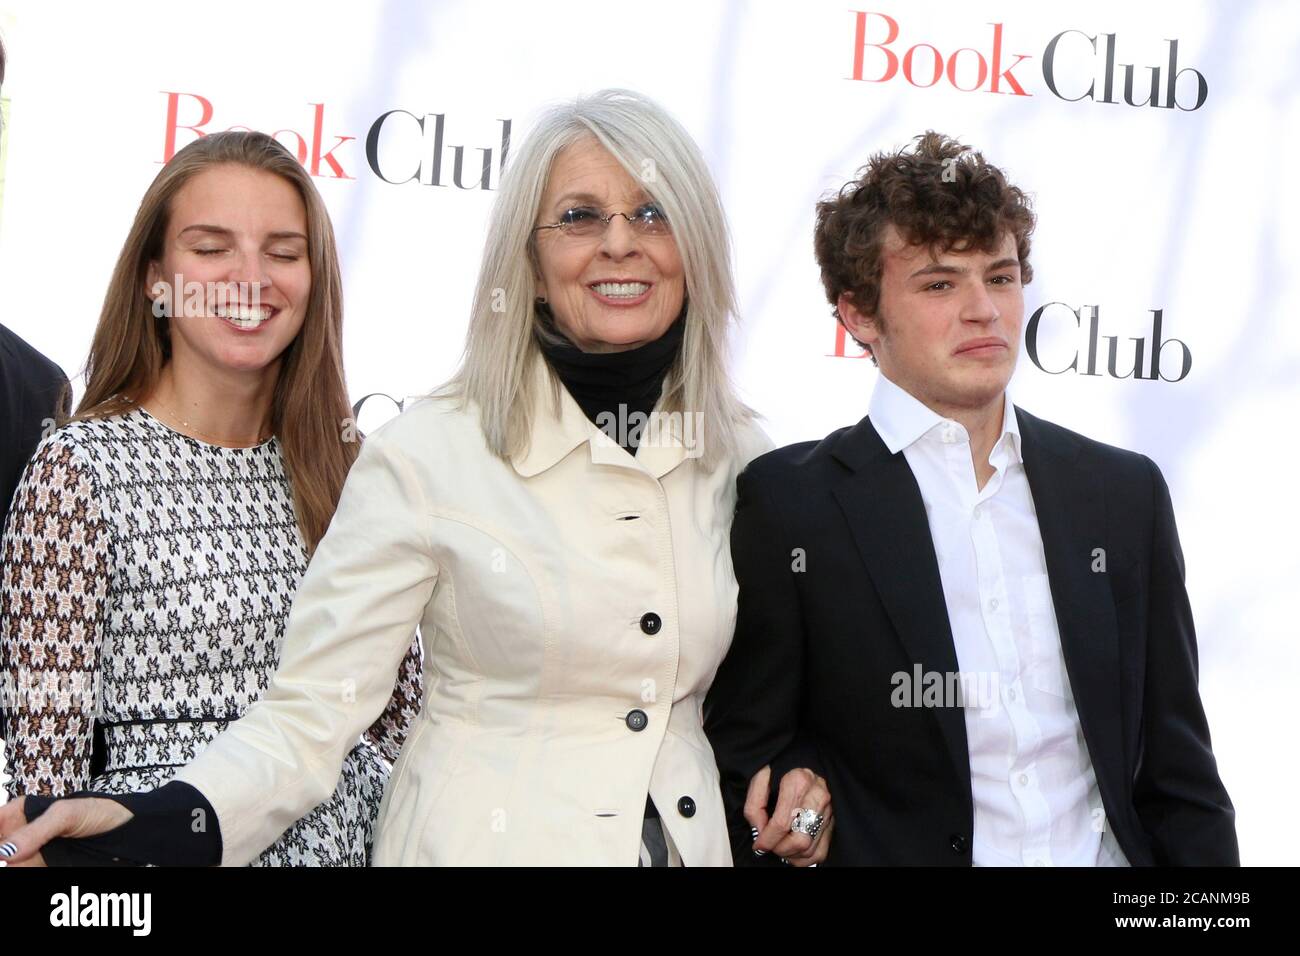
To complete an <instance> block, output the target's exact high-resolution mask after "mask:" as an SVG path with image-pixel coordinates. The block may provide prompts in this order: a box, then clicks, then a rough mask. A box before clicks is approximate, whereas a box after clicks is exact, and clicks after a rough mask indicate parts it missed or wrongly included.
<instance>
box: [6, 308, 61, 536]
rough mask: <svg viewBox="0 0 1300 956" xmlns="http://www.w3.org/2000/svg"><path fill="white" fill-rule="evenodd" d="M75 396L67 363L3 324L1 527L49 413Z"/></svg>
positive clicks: (51, 416) (49, 416) (57, 409)
mask: <svg viewBox="0 0 1300 956" xmlns="http://www.w3.org/2000/svg"><path fill="white" fill-rule="evenodd" d="M71 398H72V394H71V391H70V389H69V388H68V378H67V376H66V375H64V374H63V371H62V369H60V368H59V367H58V366H57V365H55V364H54V363H53V362H51V361H50V360H49V359H47V358H46V357H45V356H44V355H42V354H41V353H40V352H38V351H36V349H34V348H32V347H31V346H30V345H28V344H27V343H26V342H24V341H23V340H22V339H20V338H19V337H18V336H17V335H15V334H14V333H13V332H11V331H9V330H8V329H7V328H5V327H4V326H3V325H0V533H3V531H4V526H5V519H6V518H7V517H8V515H9V504H10V502H11V501H12V500H13V497H14V491H15V490H16V489H17V487H18V481H19V479H21V478H22V475H23V469H24V468H26V467H27V460H28V459H29V458H31V457H32V452H34V451H35V450H36V446H37V445H38V444H40V440H41V436H42V433H43V432H44V428H45V424H44V423H45V421H46V419H52V418H54V416H55V414H56V412H62V413H65V414H66V412H67V410H68V405H69V402H70V400H71Z"/></svg>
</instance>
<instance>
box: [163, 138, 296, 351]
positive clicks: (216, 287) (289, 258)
mask: <svg viewBox="0 0 1300 956" xmlns="http://www.w3.org/2000/svg"><path fill="white" fill-rule="evenodd" d="M178 276H179V277H180V283H181V285H180V286H179V287H175V288H174V291H173V295H172V301H173V303H174V305H173V309H172V318H171V319H170V320H169V327H170V329H171V346H172V360H173V362H176V363H178V364H180V365H183V366H184V367H186V368H196V367H198V368H202V367H206V368H209V369H211V370H213V371H216V372H219V373H230V372H261V373H265V372H267V371H272V370H274V369H276V368H278V360H279V357H280V355H281V353H282V352H284V350H285V349H286V348H287V347H288V346H289V344H290V343H291V342H292V341H293V339H294V337H295V336H296V335H297V334H298V331H299V330H300V329H301V328H302V323H303V318H304V316H305V314H306V310H307V300H308V297H309V295H310V293H311V280H312V276H311V265H310V263H309V260H308V258H307V211H306V209H305V207H304V206H303V202H302V197H301V196H300V195H299V194H298V190H297V189H296V188H295V187H294V186H293V184H291V183H290V182H288V181H287V180H285V179H283V178H281V177H279V176H277V175H275V174H274V173H268V172H266V171H264V170H259V169H252V168H249V167H246V166H240V165H236V164H224V165H219V166H213V167H211V168H209V169H206V170H204V171H203V172H200V173H197V174H195V176H194V177H193V178H192V179H190V180H189V182H187V183H186V184H185V185H184V186H182V187H181V188H180V190H178V191H177V193H176V195H175V196H174V197H173V199H172V202H171V209H170V214H169V216H168V221H167V230H166V233H165V235H164V236H163V248H162V255H161V257H160V258H159V259H158V260H156V261H154V262H151V263H150V264H149V270H148V286H149V290H150V295H151V297H154V296H155V290H156V284H157V283H159V282H163V283H166V284H168V285H172V286H175V283H176V282H177V277H178ZM254 306H257V307H256V308H254Z"/></svg>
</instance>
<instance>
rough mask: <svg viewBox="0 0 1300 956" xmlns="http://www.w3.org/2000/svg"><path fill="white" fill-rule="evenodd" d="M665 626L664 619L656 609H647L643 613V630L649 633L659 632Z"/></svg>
mask: <svg viewBox="0 0 1300 956" xmlns="http://www.w3.org/2000/svg"><path fill="white" fill-rule="evenodd" d="M663 626H664V622H663V619H662V618H660V617H659V615H658V614H656V613H655V612H654V611H647V612H646V613H645V614H642V615H641V630H643V631H645V632H646V633H647V634H658V633H659V629H660V628H661V627H663Z"/></svg>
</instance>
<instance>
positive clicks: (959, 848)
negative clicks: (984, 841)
mask: <svg viewBox="0 0 1300 956" xmlns="http://www.w3.org/2000/svg"><path fill="white" fill-rule="evenodd" d="M948 846H950V847H952V852H953V853H965V852H966V837H965V836H963V835H962V834H960V833H954V834H953V835H952V836H950V837H948Z"/></svg>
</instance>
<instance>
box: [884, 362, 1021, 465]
mask: <svg viewBox="0 0 1300 956" xmlns="http://www.w3.org/2000/svg"><path fill="white" fill-rule="evenodd" d="M1003 398H1004V399H1005V401H1004V403H1003V409H1002V434H1001V435H1000V436H999V438H998V440H997V441H996V442H995V443H994V445H993V451H992V453H991V454H990V455H989V458H990V460H991V459H992V458H994V457H995V456H997V455H998V454H999V449H1000V448H1002V447H1003V446H1004V445H1005V446H1006V449H1007V454H1009V456H1010V459H1011V461H1013V462H1020V461H1022V460H1023V459H1022V457H1021V440H1020V423H1019V422H1018V421H1017V420H1016V409H1015V405H1014V404H1013V403H1012V401H1011V393H1010V392H1006V393H1005V394H1004V396H1003ZM868 414H869V417H870V419H871V424H872V425H873V426H875V429H876V434H878V435H879V436H880V439H881V441H883V442H884V443H885V447H887V448H888V449H889V452H890V454H892V455H897V454H898V453H899V452H900V451H902V450H903V449H904V448H907V447H908V446H910V445H914V444H915V443H916V442H918V441H920V440H921V439H922V438H924V437H925V436H926V435H928V434H929V433H930V432H931V431H933V430H935V429H937V428H941V427H943V426H948V425H953V426H956V427H957V428H961V427H962V426H961V425H959V424H958V423H957V422H954V421H953V420H952V419H950V418H944V417H943V416H942V415H940V414H939V413H938V412H936V411H934V410H933V409H931V408H929V407H928V406H926V405H925V404H923V403H922V402H921V401H920V400H919V399H917V398H916V397H915V396H913V395H912V394H911V393H910V392H908V391H907V390H906V389H904V388H902V387H900V386H898V385H895V384H894V383H893V382H891V381H890V380H889V379H888V378H886V377H885V376H884V375H883V374H880V375H878V376H877V377H876V387H875V389H874V390H873V391H872V393H871V406H870V409H869V411H868Z"/></svg>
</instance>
